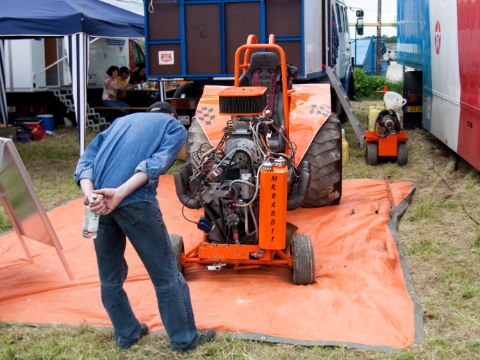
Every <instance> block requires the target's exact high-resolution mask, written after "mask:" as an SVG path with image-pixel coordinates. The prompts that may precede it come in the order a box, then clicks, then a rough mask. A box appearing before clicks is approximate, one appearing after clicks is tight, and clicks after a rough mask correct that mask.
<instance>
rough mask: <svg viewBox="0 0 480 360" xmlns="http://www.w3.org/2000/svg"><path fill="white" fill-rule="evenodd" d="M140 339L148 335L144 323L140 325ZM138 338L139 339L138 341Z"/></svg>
mask: <svg viewBox="0 0 480 360" xmlns="http://www.w3.org/2000/svg"><path fill="white" fill-rule="evenodd" d="M140 327H141V330H140V338H142V337H144V336H145V335H148V326H147V324H145V323H140ZM140 338H139V339H140Z"/></svg>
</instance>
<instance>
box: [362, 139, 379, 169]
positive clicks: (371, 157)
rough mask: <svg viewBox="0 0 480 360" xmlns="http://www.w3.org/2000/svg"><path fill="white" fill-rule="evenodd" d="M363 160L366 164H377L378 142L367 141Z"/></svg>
mask: <svg viewBox="0 0 480 360" xmlns="http://www.w3.org/2000/svg"><path fill="white" fill-rule="evenodd" d="M365 160H366V161H367V164H368V165H372V166H377V164H378V143H376V142H369V143H367V150H366V153H365Z"/></svg>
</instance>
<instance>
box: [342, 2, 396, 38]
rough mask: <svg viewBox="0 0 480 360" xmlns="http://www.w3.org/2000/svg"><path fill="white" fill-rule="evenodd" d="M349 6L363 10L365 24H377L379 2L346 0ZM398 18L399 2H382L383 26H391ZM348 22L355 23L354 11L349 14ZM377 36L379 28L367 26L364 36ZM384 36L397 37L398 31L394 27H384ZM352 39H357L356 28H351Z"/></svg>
mask: <svg viewBox="0 0 480 360" xmlns="http://www.w3.org/2000/svg"><path fill="white" fill-rule="evenodd" d="M345 2H346V4H347V6H352V7H359V8H361V9H363V12H364V15H363V21H364V22H365V23H377V9H378V0H345ZM396 16H397V0H383V1H382V24H391V23H392V22H394V20H395V18H396ZM348 21H349V22H350V23H355V22H356V21H357V17H356V16H355V13H354V12H353V11H349V12H348ZM371 35H377V28H376V27H371V26H365V27H364V29H363V36H371ZM382 35H387V36H393V35H397V30H396V29H395V28H394V27H390V26H389V27H387V26H385V27H382ZM350 37H351V38H354V37H355V27H350Z"/></svg>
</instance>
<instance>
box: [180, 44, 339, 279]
mask: <svg viewBox="0 0 480 360" xmlns="http://www.w3.org/2000/svg"><path fill="white" fill-rule="evenodd" d="M262 50H266V51H262ZM242 54H243V62H242V63H241V58H242ZM240 73H242V74H240ZM295 75H296V68H295V67H294V66H292V65H290V64H288V63H287V61H286V57H285V53H284V51H283V49H282V48H281V47H280V46H278V45H277V44H275V39H274V36H273V35H270V38H269V43H268V44H258V43H257V40H256V37H255V36H254V35H250V36H249V37H248V41H247V44H245V45H242V46H241V47H240V48H239V49H238V50H237V52H236V55H235V77H234V86H233V87H225V86H206V87H205V89H204V92H203V96H202V98H201V100H200V102H199V104H198V107H197V113H196V120H195V121H194V122H193V124H192V126H191V127H190V129H189V137H188V140H187V162H186V163H185V164H184V165H182V166H181V167H180V169H179V170H178V171H177V172H176V173H175V175H174V178H175V186H176V192H177V196H178V198H179V199H180V201H181V202H182V203H183V204H184V206H186V207H188V208H192V209H203V210H204V216H202V217H201V218H200V219H198V220H197V219H187V220H189V221H191V222H195V223H196V224H197V226H198V228H199V229H201V230H203V237H202V239H201V240H200V241H199V243H198V245H196V246H195V247H193V248H192V249H190V250H189V251H188V252H187V253H185V252H184V245H183V240H182V238H181V236H178V235H173V236H172V237H171V238H172V246H173V249H174V251H175V253H176V256H177V263H178V266H179V269H180V270H181V269H182V268H183V266H184V265H186V264H188V263H196V264H203V265H206V266H207V269H209V270H221V269H222V268H224V267H233V268H234V269H236V270H241V269H252V268H261V267H265V266H284V267H287V266H288V267H290V268H292V270H293V282H294V283H295V284H299V285H307V284H311V283H313V281H314V278H315V269H314V268H315V263H314V254H313V248H312V244H311V240H310V238H309V236H307V235H304V234H294V233H295V231H296V227H295V226H294V225H292V224H289V223H288V222H287V210H294V209H297V208H298V207H300V206H306V207H317V206H324V205H333V204H338V202H339V201H340V197H341V181H342V177H341V170H342V169H341V150H342V148H341V146H342V145H341V126H340V121H339V119H338V117H337V116H336V115H335V114H332V113H331V112H330V85H329V84H302V85H298V86H297V85H293V83H292V82H293V80H294V78H295ZM293 139H295V141H293Z"/></svg>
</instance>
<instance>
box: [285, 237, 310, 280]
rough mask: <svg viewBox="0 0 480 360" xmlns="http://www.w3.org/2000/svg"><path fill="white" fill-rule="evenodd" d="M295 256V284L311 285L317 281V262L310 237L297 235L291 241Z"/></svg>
mask: <svg viewBox="0 0 480 360" xmlns="http://www.w3.org/2000/svg"><path fill="white" fill-rule="evenodd" d="M291 247H292V256H293V269H292V270H293V283H294V284H295V285H309V284H312V283H313V282H314V281H315V260H314V258H313V247H312V242H311V241H310V237H309V236H307V235H303V234H300V235H295V236H294V237H293V238H292V241H291Z"/></svg>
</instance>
